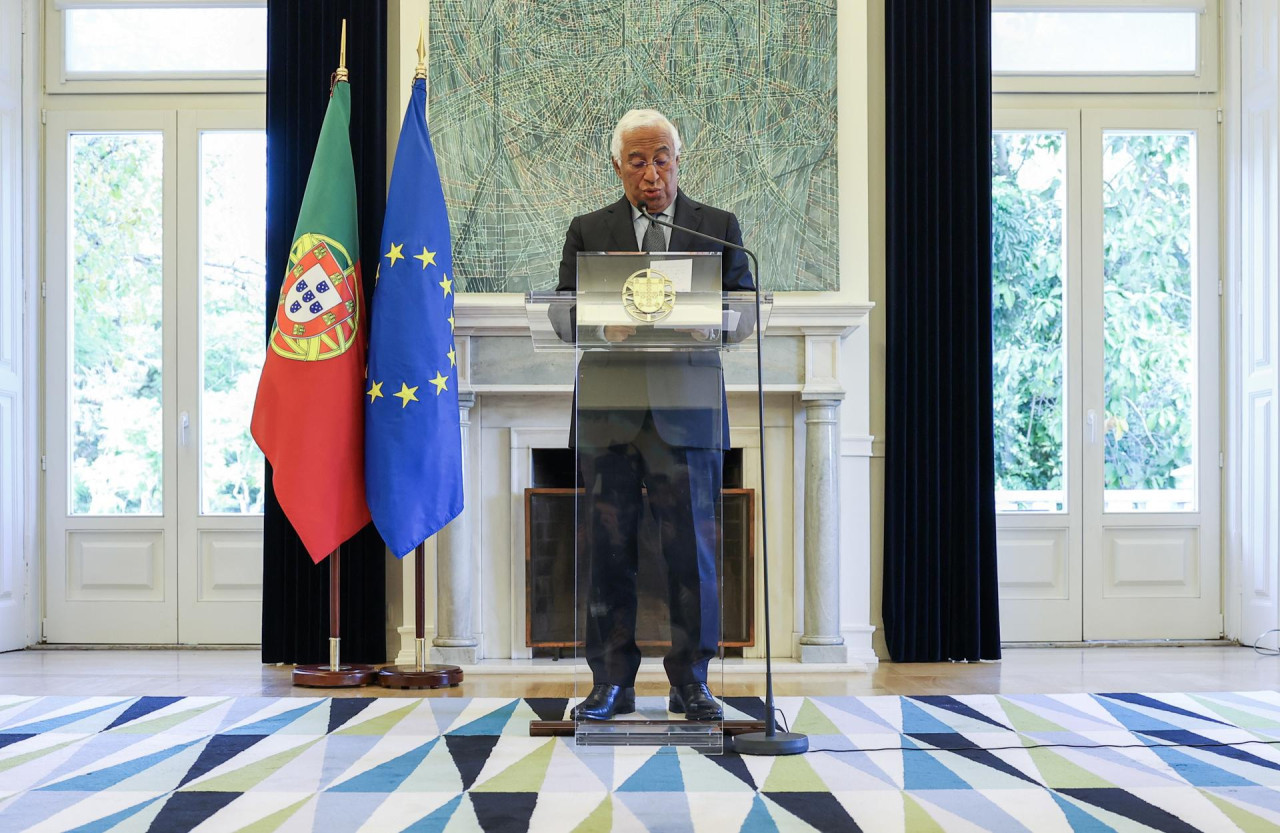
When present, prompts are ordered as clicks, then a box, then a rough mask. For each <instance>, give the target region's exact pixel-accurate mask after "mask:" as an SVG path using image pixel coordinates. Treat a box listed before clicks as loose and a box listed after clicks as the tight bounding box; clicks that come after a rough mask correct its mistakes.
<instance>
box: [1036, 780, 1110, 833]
mask: <svg viewBox="0 0 1280 833" xmlns="http://www.w3.org/2000/svg"><path fill="white" fill-rule="evenodd" d="M1049 795H1051V796H1053V800H1054V802H1055V803H1056V804H1057V805H1058V809H1060V810H1062V814H1063V815H1065V816H1066V817H1067V824H1069V825H1071V833H1116V829H1115V828H1114V827H1112V826H1111V825H1109V824H1107V823H1106V822H1104V821H1102V820H1101V819H1099V818H1096V817H1094V816H1092V815H1090V814H1089V813H1087V812H1085V811H1084V810H1081V809H1080V808H1079V807H1077V806H1076V805H1075V804H1073V803H1072V802H1070V801H1067V800H1066V799H1065V798H1063V797H1062V796H1060V795H1058V793H1057V792H1055V791H1054V790H1050V791H1049Z"/></svg>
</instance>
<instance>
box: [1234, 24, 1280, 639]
mask: <svg viewBox="0 0 1280 833" xmlns="http://www.w3.org/2000/svg"><path fill="white" fill-rule="evenodd" d="M1240 13H1241V16H1242V17H1241V32H1242V34H1243V37H1242V39H1241V44H1240V48H1241V54H1240V62H1241V66H1240V79H1241V83H1240V103H1241V106H1240V120H1241V121H1240V127H1241V129H1240V149H1239V150H1240V168H1239V170H1240V205H1239V210H1240V222H1239V227H1240V231H1241V241H1240V263H1239V266H1240V305H1241V309H1240V313H1241V314H1240V317H1239V322H1240V340H1239V345H1240V346H1239V354H1238V356H1237V358H1238V361H1239V363H1240V381H1241V387H1242V390H1241V391H1240V394H1241V404H1240V422H1241V425H1240V426H1239V427H1240V437H1241V442H1240V447H1241V449H1242V453H1241V454H1240V460H1239V466H1238V467H1237V470H1238V471H1239V473H1240V474H1239V478H1240V482H1239V485H1240V507H1241V516H1240V519H1239V520H1240V548H1241V570H1240V593H1241V605H1240V617H1241V621H1240V639H1241V641H1243V642H1245V643H1246V644H1252V643H1253V642H1254V640H1256V639H1257V638H1258V636H1259V635H1260V634H1263V633H1265V632H1266V631H1268V630H1270V629H1272V628H1276V627H1280V587H1278V586H1277V584H1278V576H1277V562H1278V561H1280V465H1278V464H1277V459H1276V457H1277V454H1280V442H1278V439H1280V411H1278V409H1277V398H1278V397H1280V390H1278V389H1277V381H1278V380H1277V374H1276V355H1277V351H1278V350H1280V344H1278V343H1277V331H1278V330H1280V302H1278V301H1277V297H1278V294H1280V293H1278V291H1277V287H1276V280H1277V275H1280V257H1278V250H1277V238H1280V211H1278V210H1277V199H1278V198H1280V171H1278V166H1277V156H1278V155H1280V100H1278V98H1277V85H1278V84H1280V80H1278V79H1280V3H1276V2H1274V0H1266V2H1254V1H1253V0H1250V2H1247V3H1243V4H1241V7H1240ZM1264 643H1265V644H1267V645H1274V644H1275V642H1274V640H1272V639H1267V640H1264Z"/></svg>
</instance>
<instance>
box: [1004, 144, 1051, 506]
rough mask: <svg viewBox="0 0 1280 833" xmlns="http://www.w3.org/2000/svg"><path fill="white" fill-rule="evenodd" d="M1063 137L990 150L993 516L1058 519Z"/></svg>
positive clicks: (1005, 145)
mask: <svg viewBox="0 0 1280 833" xmlns="http://www.w3.org/2000/svg"><path fill="white" fill-rule="evenodd" d="M1066 165H1067V162H1066V135H1065V134H1063V133H1061V132H1034V133H1031V132H1027V133H1023V132H1004V131H1001V132H997V133H995V134H993V135H992V140H991V174H992V178H991V218H992V228H991V262H992V299H991V300H992V308H991V310H992V320H991V323H992V340H993V345H992V347H993V370H994V380H995V390H994V405H995V449H996V506H997V508H998V509H999V510H1000V511H1004V512H1027V511H1031V512H1035V511H1040V512H1045V511H1048V512H1061V511H1063V510H1065V509H1066V492H1065V489H1064V485H1063V472H1064V463H1063V448H1062V436H1063V434H1062V432H1063V420H1064V412H1063V406H1064V404H1065V397H1064V394H1063V368H1064V367H1065V365H1066V355H1065V352H1064V350H1065V342H1064V341H1063V335H1062V320H1063V310H1062V299H1063V284H1064V275H1065V269H1066V256H1065V252H1066V248H1065V247H1066V225H1065V222H1064V217H1065V216H1066V199H1067V193H1066V173H1067V168H1066Z"/></svg>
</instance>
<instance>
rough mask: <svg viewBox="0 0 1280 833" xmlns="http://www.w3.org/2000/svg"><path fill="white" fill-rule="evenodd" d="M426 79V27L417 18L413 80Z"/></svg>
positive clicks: (420, 19)
mask: <svg viewBox="0 0 1280 833" xmlns="http://www.w3.org/2000/svg"><path fill="white" fill-rule="evenodd" d="M426 77H427V40H426V27H425V26H424V25H423V23H422V18H418V66H417V67H415V68H414V70H413V79H414V80H415V81H416V80H418V79H419V78H423V79H425V78H426Z"/></svg>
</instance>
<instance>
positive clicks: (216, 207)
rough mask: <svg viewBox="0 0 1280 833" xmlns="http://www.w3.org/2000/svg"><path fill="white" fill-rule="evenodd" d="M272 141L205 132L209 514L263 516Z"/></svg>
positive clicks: (203, 322)
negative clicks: (258, 427)
mask: <svg viewBox="0 0 1280 833" xmlns="http://www.w3.org/2000/svg"><path fill="white" fill-rule="evenodd" d="M266 186H267V144H266V136H265V135H264V134H263V133H262V132H261V131H254V132H244V133H240V132H229V131H217V132H214V131H210V132H205V133H201V134H200V361H201V365H200V376H201V379H202V380H203V384H202V388H201V393H202V397H201V400H200V414H201V416H200V420H201V422H200V439H201V448H200V458H201V472H202V474H201V489H200V491H201V496H202V497H201V511H202V512H204V513H205V514H217V513H230V514H260V513H261V512H262V501H263V492H262V473H263V461H262V452H261V451H259V450H258V446H257V445H255V444H254V442H253V438H252V437H251V436H250V435H249V418H250V416H251V415H252V413H253V398H254V394H255V392H256V390H257V386H258V376H259V374H260V373H261V372H262V359H263V356H264V353H265V347H264V338H265V336H264V331H263V315H264V313H263V311H262V299H263V297H264V295H265V293H266V256H265V253H264V247H265V240H266V204H267V194H266Z"/></svg>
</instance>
